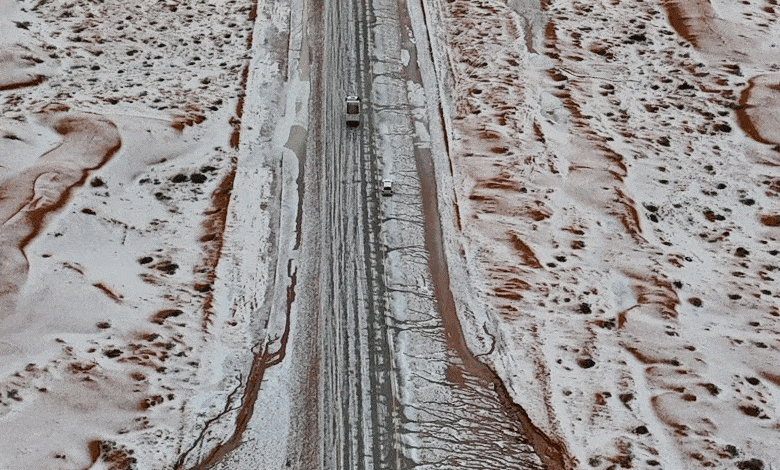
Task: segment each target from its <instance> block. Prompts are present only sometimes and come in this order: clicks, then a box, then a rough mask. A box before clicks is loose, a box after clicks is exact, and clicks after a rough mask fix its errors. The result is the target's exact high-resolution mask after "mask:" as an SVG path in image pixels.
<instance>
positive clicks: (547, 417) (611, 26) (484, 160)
mask: <svg viewBox="0 0 780 470" xmlns="http://www.w3.org/2000/svg"><path fill="white" fill-rule="evenodd" d="M437 8H440V9H441V13H435V11H437ZM775 8H776V7H775V6H774V5H773V4H772V2H770V3H761V2H757V3H748V2H741V3H739V4H725V3H712V4H710V3H708V2H695V3H694V2H664V3H661V2H597V3H581V2H577V1H569V0H563V1H549V2H542V3H541V4H535V2H533V1H531V2H515V1H510V2H507V3H504V2H500V1H490V0H486V1H478V2H471V1H460V0H453V1H448V2H434V3H433V7H432V8H430V9H429V14H430V15H431V17H432V18H433V21H436V15H437V14H440V15H441V18H440V19H441V29H439V30H438V32H437V35H435V36H434V37H438V47H439V49H438V55H437V62H438V64H439V67H440V68H441V69H443V70H446V72H445V73H446V74H447V75H448V76H447V77H446V78H447V80H446V82H445V87H444V88H443V89H444V90H445V96H447V97H448V99H447V100H446V102H445V115H448V116H450V120H449V127H448V136H449V141H450V148H451V149H452V151H451V153H450V156H451V161H452V165H453V168H454V175H455V202H454V204H455V209H456V210H457V211H458V213H459V220H458V223H457V225H456V228H457V229H462V233H463V235H464V236H465V239H464V241H463V244H464V250H465V251H464V252H465V259H466V262H467V264H468V266H469V272H470V273H471V275H472V283H473V285H474V286H476V288H477V289H478V291H479V292H481V297H482V300H483V302H484V304H485V308H486V313H485V315H480V314H479V312H477V313H476V314H475V315H474V317H473V321H474V322H475V323H474V324H473V326H472V330H473V331H479V329H481V328H482V327H483V324H484V327H485V328H486V329H488V330H489V331H491V332H492V334H494V335H495V336H497V338H498V344H497V347H496V351H495V352H494V353H492V354H491V355H490V357H491V362H492V363H493V365H494V367H495V368H496V369H497V370H498V372H499V374H500V375H501V376H502V377H503V378H504V379H505V380H506V382H507V384H508V385H509V388H510V390H511V392H512V394H513V397H514V398H515V400H516V401H517V402H518V403H519V404H521V405H522V406H524V407H525V408H526V409H527V410H528V412H529V415H530V416H531V418H532V419H533V420H534V422H536V423H538V424H539V425H541V426H542V427H543V429H545V430H547V431H548V432H549V433H550V434H551V435H552V436H557V439H558V440H559V441H560V442H563V443H565V445H566V447H567V449H568V451H569V453H570V454H571V455H572V456H573V457H574V459H575V460H576V465H577V467H579V468H617V467H620V468H705V467H708V468H710V467H714V468H751V469H752V468H769V466H770V464H774V465H775V466H777V464H778V462H780V454H779V453H778V450H777V449H778V447H777V446H776V445H775V443H776V442H778V439H779V438H780V436H779V435H778V425H779V424H780V423H779V422H778V410H779V407H780V388H778V387H780V380H779V377H778V374H777V370H776V363H777V359H778V347H780V342H779V341H778V340H779V338H778V331H780V330H779V329H780V324H779V323H778V319H777V317H778V316H780V311H778V298H780V282H778V280H777V276H778V274H777V270H778V254H779V253H780V252H778V237H780V231H779V229H778V226H779V224H778V211H779V210H780V204H778V197H780V171H778V169H777V164H778V163H780V156H779V154H778V153H777V148H776V147H775V145H776V143H777V139H778V137H777V125H776V116H775V114H776V113H775V110H776V102H777V96H778V95H777V75H776V73H775V71H776V69H777V67H778V66H777V65H776V64H774V63H773V62H772V60H773V59H774V58H775V57H776V54H772V51H773V50H774V48H775V47H776V44H775V43H774V41H775V40H776V38H777V35H778V25H777V14H776V12H775ZM429 24H430V23H429ZM454 230H455V229H454ZM462 302H463V304H464V305H468V304H471V305H472V307H473V306H474V304H476V302H474V301H469V300H468V299H463V300H462ZM476 309H479V307H476ZM473 347H474V348H475V349H480V348H484V349H487V346H485V345H484V344H483V345H480V344H479V342H478V341H476V340H475V341H474V343H473Z"/></svg>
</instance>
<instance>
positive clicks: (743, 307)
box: [0, 0, 780, 470]
mask: <svg viewBox="0 0 780 470" xmlns="http://www.w3.org/2000/svg"><path fill="white" fill-rule="evenodd" d="M280 5H288V4H287V3H286V2H280V3H272V2H265V3H260V6H259V8H256V6H255V5H254V4H252V3H250V2H243V1H241V2H239V1H236V0H227V1H216V0H214V1H209V0H198V1H195V2H180V1H178V0H164V1H160V2H152V1H145V0H135V1H118V0H106V1H103V2H89V1H86V0H77V1H63V0H52V1H47V2H42V1H32V0H29V1H28V0H18V1H3V2H2V3H0V223H1V224H2V227H1V228H0V469H2V470H5V469H8V470H16V469H22V468H24V469H29V468H36V469H37V468H41V469H49V468H62V469H79V468H87V467H90V466H92V468H94V469H99V468H109V467H112V466H113V467H112V468H125V467H127V466H128V465H127V464H129V463H130V462H135V464H134V465H135V466H136V467H137V468H139V469H140V468H150V469H154V468H161V467H162V465H168V466H173V465H174V464H175V463H176V462H175V460H176V459H178V458H179V457H180V456H182V461H181V462H180V463H181V464H182V465H191V464H192V463H193V462H194V460H193V459H194V458H195V457H194V456H196V455H197V454H198V453H199V452H201V451H203V450H204V449H205V448H207V447H208V443H209V439H210V436H211V437H215V436H220V435H221V436H222V437H221V438H220V439H223V438H224V436H225V435H226V433H228V432H230V424H231V423H230V420H231V419H232V418H233V417H234V415H235V411H236V408H237V403H238V401H239V400H240V398H239V395H240V391H241V390H242V386H243V385H244V381H245V380H246V377H247V375H248V373H249V370H248V368H249V361H250V360H251V353H252V352H256V351H257V348H259V347H262V346H263V345H264V344H267V343H265V342H264V336H263V334H262V332H263V331H264V328H266V327H268V328H269V329H274V328H278V327H279V325H277V324H276V322H277V320H275V319H274V318H262V317H258V316H257V313H258V311H259V310H260V308H261V305H262V304H263V303H264V302H267V301H268V299H267V298H266V295H267V294H266V292H267V290H266V289H267V286H268V283H269V282H270V281H269V279H268V272H267V271H268V266H267V263H268V261H269V257H273V256H275V255H274V254H271V253H268V251H267V247H268V246H270V245H269V243H270V242H269V241H270V240H271V238H270V237H271V236H272V234H271V233H269V231H268V227H269V226H270V224H271V219H272V218H273V217H279V214H272V213H270V210H269V207H270V206H271V205H272V202H271V201H272V200H274V198H275V196H274V194H273V193H274V191H281V189H280V188H281V185H280V184H279V181H275V180H273V178H274V177H275V176H276V177H284V178H293V177H294V173H295V161H294V159H292V160H287V163H284V164H283V165H282V164H280V166H279V167H271V166H269V165H268V161H270V160H272V159H273V158H275V157H273V155H278V153H279V148H280V147H281V146H282V145H283V144H284V139H283V140H282V141H281V142H277V140H278V136H276V137H275V134H274V131H275V130H276V126H275V125H274V124H273V123H271V121H270V120H263V116H266V117H267V116H269V115H271V114H273V113H282V112H284V108H285V105H284V103H285V98H284V97H283V96H282V95H281V94H280V92H279V90H280V88H281V82H282V81H283V80H290V81H293V82H294V81H296V80H298V78H297V77H286V76H285V77H283V75H284V74H285V73H286V70H285V69H284V64H286V62H287V61H288V60H291V59H294V58H295V57H294V54H292V55H291V56H290V57H288V52H287V48H288V39H289V38H290V31H289V29H285V28H286V21H287V19H286V18H287V15H289V14H290V11H288V10H285V7H284V6H280ZM293 5H298V6H294V7H293V8H300V5H299V4H297V3H293ZM777 8H778V7H777V5H776V2H775V1H774V0H760V1H755V2H747V1H746V2H733V3H727V2H724V1H713V2H710V3H707V2H687V3H682V2H674V1H666V2H661V1H657V0H651V1H648V0H645V1H639V0H631V1H624V2H620V1H610V2H595V3H594V2H578V1H573V0H549V1H547V0H545V1H542V2H541V3H540V2H536V1H535V0H509V1H507V2H503V1H499V0H476V1H473V0H448V1H439V0H427V1H425V2H424V10H425V12H426V16H425V19H426V24H427V26H428V27H429V28H430V38H431V39H432V41H433V58H434V63H435V73H436V76H435V77H433V76H432V73H433V72H432V70H431V68H430V67H428V68H426V67H422V70H421V72H422V73H423V75H425V77H426V78H427V85H426V86H427V92H428V96H429V97H431V96H433V95H432V94H431V91H432V90H433V87H432V86H431V83H430V82H431V78H432V77H433V78H436V79H438V91H439V93H440V96H441V98H442V101H443V108H442V109H443V112H442V113H441V114H439V110H438V103H437V102H435V101H434V100H429V101H428V106H429V113H428V116H429V118H430V119H429V122H436V120H437V119H438V118H439V117H440V118H442V119H443V121H444V123H445V124H446V125H445V130H446V141H442V138H441V136H440V134H439V133H438V131H437V130H435V129H432V130H431V137H430V139H431V144H432V154H433V157H434V159H435V161H436V171H437V180H438V190H439V201H440V202H441V204H442V207H441V208H440V212H441V214H442V216H443V229H444V231H445V238H446V240H445V246H446V249H447V252H448V254H449V258H450V259H449V267H450V276H451V279H452V283H453V285H452V287H453V288H452V291H453V294H454V295H455V296H456V297H457V298H456V300H457V301H458V305H459V308H460V310H459V315H460V317H461V320H462V322H463V328H464V330H465V331H466V332H467V336H468V338H469V340H470V341H471V344H470V346H471V347H472V349H473V350H474V352H475V353H477V354H480V353H486V352H488V351H491V350H492V348H491V347H492V346H493V344H492V340H493V338H495V339H496V344H495V350H493V351H492V352H491V353H490V354H489V355H488V356H481V357H482V358H487V359H489V363H490V364H491V366H492V367H494V368H495V370H496V371H497V373H498V374H499V375H500V376H501V377H502V378H503V379H504V381H505V383H506V384H507V387H508V389H509V390H510V392H511V394H512V395H513V397H514V399H515V400H516V401H517V403H519V404H521V405H522V406H523V407H524V408H525V409H526V411H527V412H528V414H529V415H530V417H531V419H532V420H533V422H534V423H535V424H536V425H538V426H539V427H540V428H541V429H542V430H544V431H546V432H547V433H548V434H549V435H550V436H552V437H553V438H554V439H556V440H557V441H559V442H560V443H562V444H563V445H564V446H565V447H566V449H567V451H568V452H569V454H570V455H571V456H572V457H573V458H574V462H575V463H574V466H576V467H577V468H600V469H606V468H611V467H612V468H614V467H615V466H619V467H621V468H667V469H683V468H685V469H688V468H705V467H707V468H739V469H760V468H769V467H770V465H772V466H773V467H774V468H778V467H780V451H779V450H778V449H780V446H777V445H776V443H777V442H780V433H779V432H778V428H779V426H780V422H779V421H778V418H779V417H778V411H779V410H780V372H778V370H777V363H778V356H779V355H778V347H780V337H778V331H779V329H780V325H779V324H778V316H780V309H778V305H779V304H780V302H779V301H778V298H780V282H778V280H777V277H778V276H780V273H778V272H777V271H778V266H780V259H779V256H780V251H779V250H780V247H778V237H780V204H779V201H778V198H780V170H778V169H777V165H778V163H780V156H778V155H779V154H778V151H777V150H776V148H777V147H776V146H777V145H780V135H778V126H777V118H776V115H777V109H778V105H777V102H778V95H777V90H778V83H780V70H778V64H776V63H774V62H773V61H774V60H776V59H775V58H776V57H777V52H776V49H777V48H778V47H780V46H776V45H775V43H774V41H775V40H777V38H778V37H780V29H779V28H778V24H777V13H776V10H777ZM410 11H412V12H413V13H418V12H419V9H417V8H412V9H410ZM256 15H260V16H261V18H262V22H261V23H262V24H256V22H255V16H256ZM292 16H293V17H297V18H299V19H300V12H298V13H296V12H295V11H293V12H292ZM420 21H421V18H420V17H419V16H417V17H415V18H413V20H412V22H413V23H414V24H415V25H416V28H417V30H418V31H416V33H415V34H416V37H415V39H416V41H418V43H419V42H420V41H422V40H423V36H424V35H423V34H422V33H421V32H420V31H419V25H420V23H419V22H420ZM261 33H262V35H263V36H262V38H260V39H258V35H259V34H261ZM253 34H254V42H255V43H262V44H264V45H265V49H263V51H262V53H261V52H260V51H254V52H253V53H250V46H251V44H252V41H253V39H252V38H253ZM298 34H300V32H299V31H298ZM298 39H299V40H300V38H298ZM293 42H294V41H293ZM778 42H780V41H778ZM291 46H292V47H293V48H294V47H295V45H294V44H291ZM418 48H419V44H418ZM253 54H254V55H253ZM274 54H278V55H274ZM423 61H424V58H421V59H420V62H421V64H422V63H423ZM280 64H281V65H280ZM248 81H249V82H251V83H252V84H256V85H259V87H260V89H262V90H263V93H262V94H261V95H262V97H261V98H258V99H253V100H252V101H251V102H245V99H244V97H245V96H244V93H245V91H244V86H245V85H246V83H247V82H248ZM293 85H294V88H295V89H296V90H297V91H295V90H293V91H291V92H290V96H288V97H287V105H288V107H291V108H294V109H305V106H304V105H303V103H301V102H295V99H293V98H295V97H296V96H298V97H303V98H305V97H306V93H307V92H306V90H307V88H306V86H305V84H303V83H297V82H296V83H294V84H293ZM255 96H257V95H255ZM245 108H246V109H248V110H251V113H245V112H244V109H245ZM244 114H248V116H243V115H244ZM294 114H295V113H294V112H291V113H288V117H287V119H288V120H290V122H288V123H286V124H284V123H282V124H280V127H284V125H288V126H289V125H293V124H299V125H302V124H303V122H298V121H297V119H298V117H297V116H296V117H295V118H293V115H294ZM250 116H251V117H250ZM304 117H305V116H304ZM294 119H295V120H296V121H295V122H292V120H294ZM301 119H303V118H301ZM239 131H240V132H239ZM282 137H284V138H286V137H287V134H286V133H284V134H283V136H282ZM242 142H243V144H242V145H239V143H242ZM445 146H446V147H447V148H448V150H449V153H447V152H445V150H444V149H445ZM274 152H277V153H274ZM287 153H290V152H287ZM285 155H286V154H285ZM448 157H449V161H448ZM284 165H288V166H284ZM272 168H275V169H272ZM450 168H452V170H450ZM274 171H276V172H277V173H274ZM230 187H233V193H232V197H233V200H232V202H231V207H228V204H227V203H228V199H229V198H230V197H231V195H230V194H229V192H228V190H227V188H230ZM236 188H238V189H236ZM237 194H240V197H238V196H237ZM276 196H278V194H277V195H276ZM282 218H283V217H282ZM287 222H289V220H287ZM284 223H285V222H282V225H283V226H284ZM289 236H290V234H289V233H287V234H286V235H285V237H288V238H284V237H283V238H282V240H288V241H289ZM283 244H284V243H282V245H283ZM282 277H284V276H282ZM281 292H283V290H282V291H281ZM271 303H273V301H271ZM271 311H272V312H274V311H275V310H273V309H271ZM277 313H278V312H277ZM269 325H270V326H269ZM272 336H273V335H272ZM273 337H274V338H275V337H276V336H273ZM253 348H254V349H253ZM281 370H282V369H279V371H278V372H274V373H272V374H270V375H269V382H270V383H276V382H280V383H281V382H284V378H283V377H281V376H280V374H281ZM288 388H289V387H288ZM274 390H276V391H279V390H283V387H282V388H279V389H274ZM288 399H289V398H283V399H280V400H281V401H280V403H281V404H280V405H279V406H277V407H276V408H275V409H276V410H277V411H278V415H279V416H281V417H280V418H274V419H276V421H277V422H275V424H278V421H280V420H284V416H286V415H285V413H288V414H289V413H290V411H289V409H290V408H287V406H288V405H289V402H288V401H286V400H288ZM259 403H266V405H262V406H266V408H268V409H271V407H273V406H275V405H276V403H277V398H276V395H273V394H269V393H266V394H265V395H263V394H262V392H261V399H260V402H259ZM217 417H222V418H223V419H221V420H220V419H215V418H217ZM206 423H211V424H209V426H210V429H209V430H207V431H206V432H204V427H205V426H206V425H207V424H206ZM253 429H254V432H256V433H259V432H261V431H262V426H259V425H255V427H254V428H253ZM226 430H227V431H226ZM284 432H285V430H284V429H283V428H282V429H279V428H274V429H269V430H268V433H267V435H262V436H259V437H256V442H259V443H269V442H274V440H275V439H276V438H277V437H278V436H280V435H282V434H284ZM210 433H213V436H212V435H211V434H210ZM215 438H216V437H215ZM258 445H259V444H258ZM264 445H265V444H264ZM257 452H259V453H260V454H258V455H262V452H267V453H269V455H270V454H274V456H273V458H274V459H279V458H281V457H280V456H277V455H276V454H278V453H279V449H270V448H269V447H268V445H265V447H264V450H263V449H257ZM257 458H258V459H262V458H263V457H262V456H261V457H257ZM269 458H270V457H269ZM159 462H167V463H165V464H161V465H158V463H159ZM122 465H125V467H122Z"/></svg>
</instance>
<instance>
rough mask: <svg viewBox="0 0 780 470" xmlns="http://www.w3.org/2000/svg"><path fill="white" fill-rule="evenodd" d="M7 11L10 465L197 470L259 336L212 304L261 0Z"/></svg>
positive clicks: (0, 347) (0, 464) (3, 158)
mask: <svg viewBox="0 0 780 470" xmlns="http://www.w3.org/2000/svg"><path fill="white" fill-rule="evenodd" d="M1 13H2V17H1V18H0V38H1V39H0V41H1V42H2V44H1V45H0V50H1V51H2V52H0V91H2V97H1V98H0V100H1V101H2V104H1V105H0V106H1V109H2V113H1V114H2V120H0V223H1V224H2V228H1V229H0V276H1V277H0V319H2V324H1V325H0V420H1V421H2V425H1V426H0V468H2V469H4V470H5V469H9V470H11V469H22V468H40V469H49V468H52V469H53V468H58V469H66V468H67V469H71V468H73V469H76V468H87V467H90V468H95V469H97V468H161V467H159V465H158V464H156V463H155V462H169V464H170V465H173V464H175V463H176V459H177V458H178V459H179V460H180V462H179V465H184V464H187V465H191V464H192V463H193V461H191V459H192V457H191V456H192V455H195V454H196V453H195V452H192V448H193V447H196V446H198V445H200V446H203V444H204V436H207V432H206V428H208V427H209V426H210V425H209V424H208V423H210V422H214V421H216V418H215V417H219V416H223V415H226V414H229V412H232V411H234V406H235V405H236V403H237V401H238V400H239V399H240V398H241V397H240V394H238V393H237V392H236V390H238V389H239V388H240V386H241V385H242V384H243V381H244V380H245V379H246V376H247V374H248V373H249V370H248V369H247V368H248V364H249V360H251V347H252V345H253V344H254V342H255V341H256V339H255V338H253V337H252V335H251V334H250V333H249V332H248V331H249V330H248V328H247V325H248V320H247V319H246V318H244V317H241V316H238V315H236V316H234V317H233V318H230V317H229V315H227V316H226V315H223V314H221V313H220V314H218V313H217V312H216V308H217V307H216V304H217V299H216V298H215V293H218V292H219V284H218V282H219V281H218V280H217V279H216V274H215V273H216V269H217V262H218V260H219V259H220V253H221V251H222V249H223V233H224V230H225V224H226V217H227V205H228V201H229V199H230V194H231V189H232V186H233V179H234V175H235V171H236V155H237V153H236V152H237V150H236V148H235V147H237V143H238V139H239V135H238V130H239V122H240V118H241V113H242V105H243V103H242V99H241V98H242V96H243V88H242V87H243V82H244V81H245V80H246V72H245V71H246V67H247V63H248V60H247V59H248V54H247V50H248V47H249V44H250V43H251V31H252V27H253V19H254V18H253V17H252V15H254V10H253V4H252V3H245V2H242V3H240V4H239V3H237V2H235V1H228V2H211V3H209V2H205V1H204V2H194V3H193V2H187V3H180V2H178V1H170V2H143V1H139V2H118V1H117V2H114V1H109V2H101V3H94V2H86V1H84V2H80V1H77V2H64V1H53V2H26V1H20V2H3V5H2V11H1ZM260 238H262V237H260ZM223 335H227V336H223ZM225 338H227V339H225ZM215 426H216V425H214V426H212V427H215ZM188 456H189V457H188ZM188 458H190V460H188Z"/></svg>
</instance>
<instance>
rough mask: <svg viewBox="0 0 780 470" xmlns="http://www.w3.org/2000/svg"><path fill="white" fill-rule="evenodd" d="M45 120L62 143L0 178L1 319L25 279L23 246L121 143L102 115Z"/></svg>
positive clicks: (9, 312)
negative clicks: (28, 163)
mask: <svg viewBox="0 0 780 470" xmlns="http://www.w3.org/2000/svg"><path fill="white" fill-rule="evenodd" d="M43 119H44V120H46V121H49V122H50V124H51V126H52V128H53V129H54V130H55V131H57V133H58V134H60V135H61V136H62V143H61V144H60V145H58V146H57V147H56V148H55V149H53V150H51V151H49V152H46V153H45V154H43V155H41V156H40V157H39V158H38V161H37V162H36V163H35V164H34V165H31V166H29V167H27V168H26V169H24V170H23V171H21V172H19V173H17V174H11V175H7V176H5V177H4V178H3V179H2V180H0V223H1V224H2V226H0V227H1V228H0V279H1V280H2V281H0V282H2V284H0V318H2V317H4V316H6V315H9V314H11V313H12V312H13V308H12V305H13V297H14V295H15V294H16V293H17V292H18V291H19V289H20V288H21V287H22V286H23V285H24V282H25V280H26V277H27V269H28V262H27V257H26V255H25V253H24V250H25V247H27V245H28V244H29V243H30V242H31V241H32V240H34V239H35V237H36V236H37V235H38V233H39V232H40V231H41V229H42V228H43V226H44V224H45V222H46V220H47V218H49V217H51V216H52V215H53V214H54V213H56V212H57V211H59V210H60V209H62V208H63V207H64V206H65V204H66V203H67V202H68V199H69V198H70V196H71V194H72V192H73V191H74V190H76V189H77V188H79V187H80V186H83V185H84V182H85V181H86V179H87V176H88V175H89V171H90V170H95V169H97V168H100V167H101V166H103V165H104V164H105V163H106V162H107V161H108V160H109V159H110V158H111V156H112V155H113V154H114V153H115V152H116V151H117V150H118V149H119V147H120V145H121V139H120V137H119V131H118V130H117V128H116V126H115V125H114V123H112V122H110V121H108V120H106V119H103V118H101V117H98V116H91V115H71V114H61V113H55V114H52V115H49V116H44V117H43Z"/></svg>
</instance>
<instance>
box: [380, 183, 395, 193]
mask: <svg viewBox="0 0 780 470" xmlns="http://www.w3.org/2000/svg"><path fill="white" fill-rule="evenodd" d="M392 195H393V180H382V196H392Z"/></svg>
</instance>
